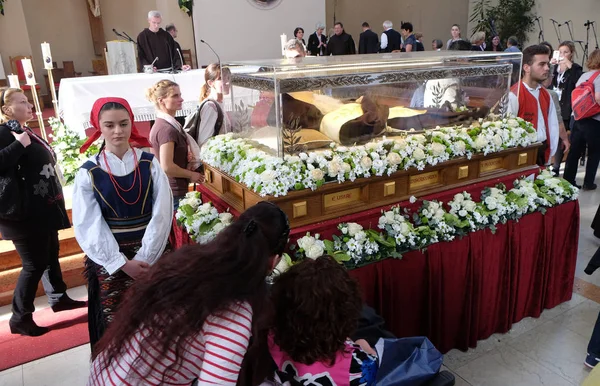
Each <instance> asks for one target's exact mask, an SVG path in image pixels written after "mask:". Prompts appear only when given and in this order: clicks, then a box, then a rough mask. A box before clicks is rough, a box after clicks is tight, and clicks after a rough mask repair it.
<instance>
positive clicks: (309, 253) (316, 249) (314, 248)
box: [304, 243, 325, 260]
mask: <svg viewBox="0 0 600 386" xmlns="http://www.w3.org/2000/svg"><path fill="white" fill-rule="evenodd" d="M323 252H325V249H323V246H321V244H320V243H314V244H313V245H311V246H310V247H308V249H305V250H304V254H305V255H306V257H308V258H309V259H313V260H314V259H316V258H317V257H321V256H323Z"/></svg>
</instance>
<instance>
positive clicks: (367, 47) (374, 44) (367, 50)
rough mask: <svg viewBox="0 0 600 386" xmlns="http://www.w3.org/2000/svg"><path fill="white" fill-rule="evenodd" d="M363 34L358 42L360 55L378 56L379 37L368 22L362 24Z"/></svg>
mask: <svg viewBox="0 0 600 386" xmlns="http://www.w3.org/2000/svg"><path fill="white" fill-rule="evenodd" d="M362 28H363V32H362V33H361V34H360V39H359V40H358V53H359V54H376V53H378V52H379V37H378V36H377V34H376V33H375V32H373V31H371V26H370V25H369V23H367V22H366V21H365V22H364V23H363V24H362Z"/></svg>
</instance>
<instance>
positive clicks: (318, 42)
mask: <svg viewBox="0 0 600 386" xmlns="http://www.w3.org/2000/svg"><path fill="white" fill-rule="evenodd" d="M324 30H325V25H324V24H323V23H317V25H316V30H315V32H314V33H313V34H311V35H310V36H309V37H308V46H307V47H306V50H307V51H308V55H312V56H324V55H327V36H326V35H325V34H323V31H324Z"/></svg>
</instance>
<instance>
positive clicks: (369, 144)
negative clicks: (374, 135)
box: [365, 142, 379, 152]
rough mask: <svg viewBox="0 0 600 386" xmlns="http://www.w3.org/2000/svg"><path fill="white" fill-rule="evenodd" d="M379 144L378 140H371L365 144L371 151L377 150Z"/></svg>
mask: <svg viewBox="0 0 600 386" xmlns="http://www.w3.org/2000/svg"><path fill="white" fill-rule="evenodd" d="M378 146H379V144H378V143H377V142H369V143H367V144H366V145H365V149H367V150H368V151H370V152H371V151H373V150H376V149H377V147H378Z"/></svg>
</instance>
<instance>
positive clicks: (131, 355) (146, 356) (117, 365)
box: [88, 302, 252, 386]
mask: <svg viewBox="0 0 600 386" xmlns="http://www.w3.org/2000/svg"><path fill="white" fill-rule="evenodd" d="M251 326H252V308H251V306H250V305H249V304H248V303H247V302H244V303H242V304H235V305H232V306H230V307H228V309H227V310H225V311H223V312H220V313H218V314H214V315H211V316H209V317H208V318H207V319H206V321H205V322H204V324H203V326H202V329H201V330H200V332H199V333H198V334H196V335H194V336H191V337H189V338H188V339H187V340H186V344H185V346H184V348H183V361H182V363H181V366H179V367H173V368H172V369H171V371H165V370H166V369H167V367H168V366H171V365H173V364H174V363H175V355H174V354H175V351H174V348H173V349H171V350H169V352H168V353H167V355H166V357H161V356H160V354H159V353H160V350H159V349H158V348H156V347H155V346H153V345H152V343H151V342H149V341H148V340H146V341H145V342H144V352H143V354H142V353H141V350H140V342H141V341H142V340H144V339H145V338H147V337H148V336H149V335H150V333H149V331H148V330H147V329H141V330H140V331H139V332H137V333H136V334H135V335H134V336H133V338H131V339H129V341H128V342H126V343H125V345H124V347H125V350H126V351H125V353H124V354H123V355H120V356H118V357H117V358H115V359H114V360H113V361H112V362H111V363H110V364H109V365H108V366H105V365H104V362H105V359H104V355H102V354H100V355H98V357H97V358H96V359H95V360H94V362H93V363H92V366H91V370H90V377H89V379H88V386H105V385H106V386H117V385H190V384H191V383H192V382H193V381H194V379H196V378H197V379H198V380H199V384H201V385H206V384H218V385H235V384H236V382H237V379H238V374H239V371H240V368H241V365H242V360H243V358H244V355H245V354H246V351H247V349H248V344H249V341H250V335H251ZM134 362H135V366H132V364H133V363H134ZM163 375H164V380H163Z"/></svg>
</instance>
